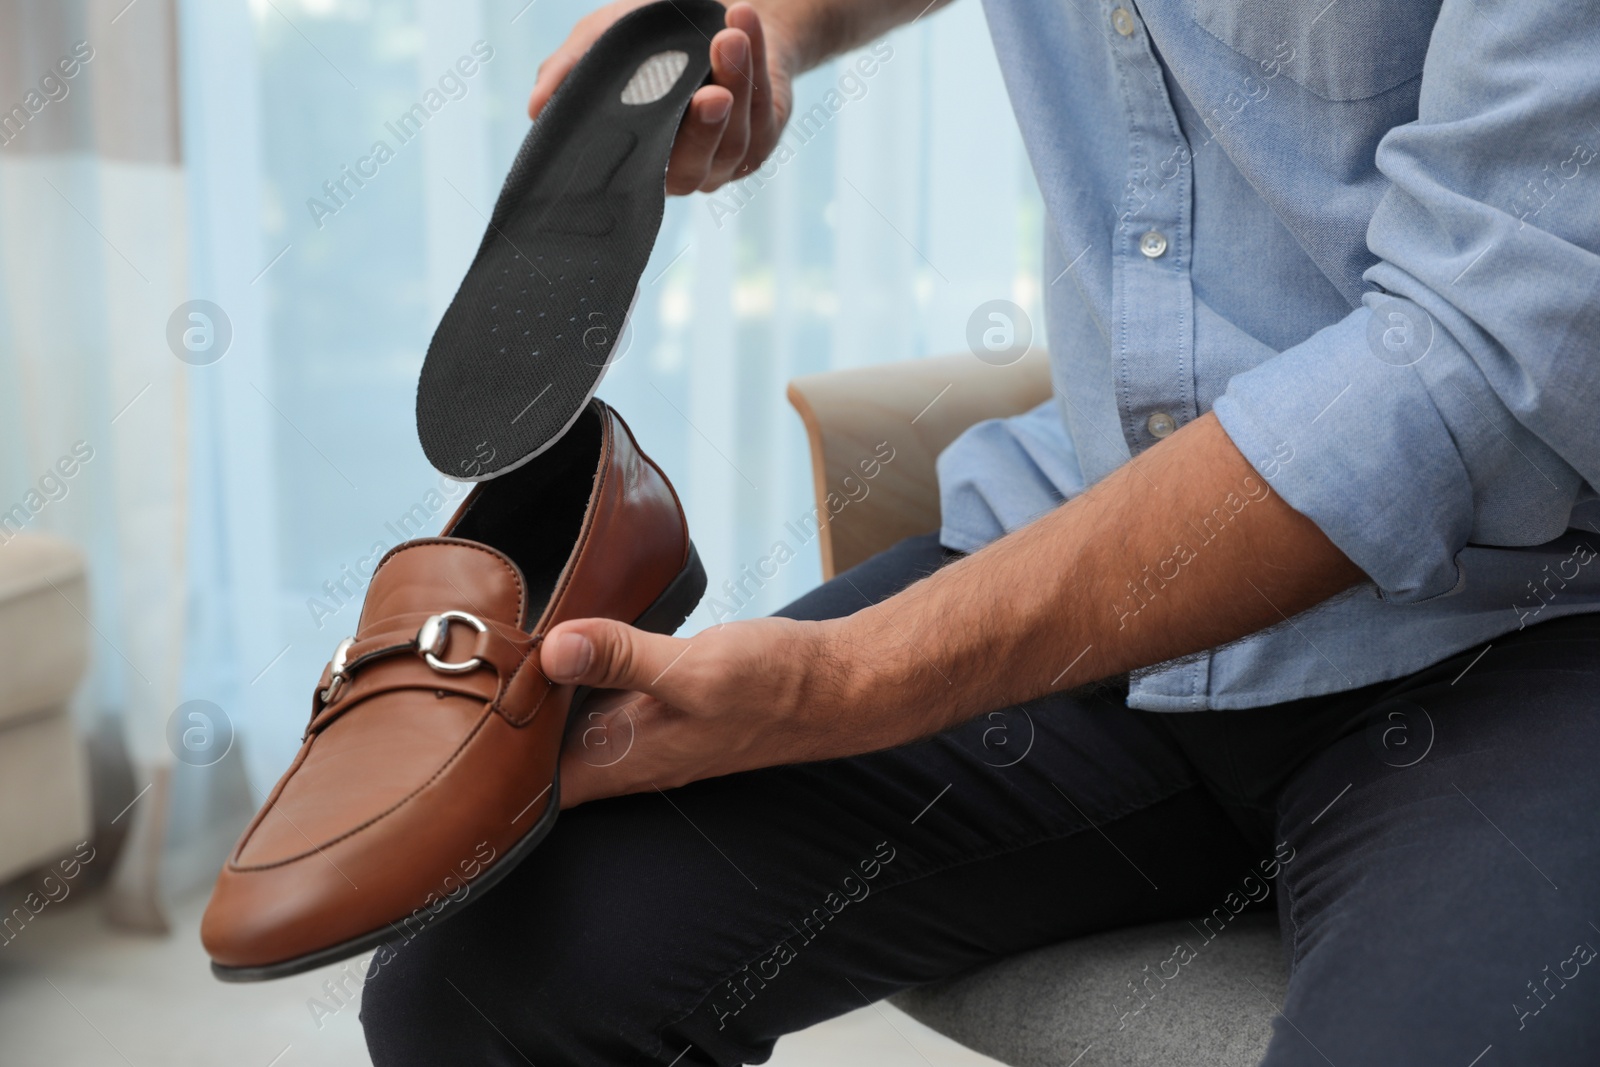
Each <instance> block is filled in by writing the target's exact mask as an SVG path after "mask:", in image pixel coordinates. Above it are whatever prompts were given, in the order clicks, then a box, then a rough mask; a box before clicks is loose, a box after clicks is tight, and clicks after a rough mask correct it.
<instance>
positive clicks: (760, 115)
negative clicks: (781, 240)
mask: <svg viewBox="0 0 1600 1067" xmlns="http://www.w3.org/2000/svg"><path fill="white" fill-rule="evenodd" d="M648 2H649V0H616V2H615V3H612V4H607V5H606V6H605V7H602V8H597V9H596V10H594V11H592V12H590V13H589V14H588V15H585V16H584V17H583V18H581V19H579V20H578V24H577V25H576V26H574V27H573V29H572V33H571V35H570V36H568V37H567V39H566V40H565V41H564V42H562V44H561V47H559V48H557V49H556V50H555V52H554V54H552V55H551V56H550V57H549V58H548V59H546V60H545V61H544V62H543V63H542V64H540V66H539V74H538V77H537V78H536V79H535V81H534V84H533V94H532V95H531V96H530V97H529V98H528V117H529V118H538V117H539V112H540V111H542V110H543V109H544V106H545V104H546V103H548V102H549V100H550V95H551V94H552V93H554V92H555V91H556V86H558V85H560V84H561V81H562V79H564V78H565V77H566V76H567V73H568V72H569V71H570V70H572V67H573V65H574V64H576V63H577V62H578V60H579V59H580V58H581V57H582V56H583V53H584V52H586V51H587V50H588V48H589V46H590V45H591V44H593V43H594V42H595V39H596V38H598V37H599V36H600V35H601V34H602V33H604V32H605V31H606V29H607V28H608V27H610V25H611V24H612V23H613V22H615V21H617V19H618V18H620V17H621V16H623V15H624V14H626V13H627V12H629V11H632V10H633V9H634V8H636V7H642V6H644V4H646V3H648ZM727 23H728V28H727V29H725V30H723V31H721V32H720V33H718V34H717V35H716V36H715V37H713V38H712V39H711V84H710V85H703V86H701V87H700V88H699V89H698V90H697V91H696V92H695V94H694V96H693V98H692V99H691V100H690V101H689V109H688V111H687V112H685V113H684V116H683V123H682V125H680V126H679V127H678V139H677V141H676V142H675V143H674V144H673V146H672V157H671V158H670V159H669V160H668V162H667V192H668V193H671V194H673V195H678V196H681V195H686V194H688V193H692V192H694V191H695V190H697V189H703V190H708V191H709V190H711V189H715V188H717V187H718V186H720V185H722V184H723V183H724V182H727V181H729V180H731V179H733V178H739V177H743V176H744V175H745V174H748V173H749V172H750V171H752V170H754V169H755V168H757V167H759V166H760V165H761V164H762V162H763V161H764V160H765V159H766V158H767V155H768V154H769V153H770V152H771V151H772V149H773V148H774V147H775V146H776V145H777V143H778V135H779V134H781V133H782V132H783V127H784V124H785V123H786V122H788V121H789V112H790V109H791V108H792V106H793V95H792V89H791V88H790V80H791V77H792V75H793V73H795V72H794V71H793V70H792V66H791V59H790V55H791V52H790V49H789V48H788V47H787V46H786V44H785V43H784V40H783V35H782V31H781V29H780V27H779V24H778V23H777V22H776V21H774V20H773V19H771V18H770V17H769V18H768V19H767V20H765V21H763V20H762V18H761V16H759V15H757V14H756V9H755V8H753V7H751V6H750V5H749V4H748V3H738V4H734V5H733V6H732V7H730V8H728V15H727Z"/></svg>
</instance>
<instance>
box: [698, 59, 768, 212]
mask: <svg viewBox="0 0 1600 1067" xmlns="http://www.w3.org/2000/svg"><path fill="white" fill-rule="evenodd" d="M711 77H712V80H713V81H714V82H715V83H716V84H717V85H720V86H722V87H723V88H725V89H727V90H728V91H729V92H730V93H732V94H733V107H732V108H731V109H730V110H729V113H728V124H727V126H726V127H725V128H724V129H723V132H722V139H721V141H720V143H719V144H718V146H717V150H716V154H715V155H714V156H713V157H712V159H711V164H710V167H709V172H708V174H707V175H706V178H705V180H704V181H703V182H702V183H701V186H700V187H701V188H702V189H706V190H710V189H715V188H716V187H717V186H719V185H721V184H722V183H723V182H725V181H727V180H728V176H729V175H731V174H732V173H733V171H734V168H735V167H737V166H738V165H739V163H740V162H741V161H743V159H744V153H745V149H746V148H748V147H749V145H750V101H751V99H752V97H753V96H754V95H755V93H754V85H753V81H752V78H751V65H750V38H749V37H747V36H746V35H745V33H744V31H743V30H734V29H727V30H723V31H722V32H721V33H718V34H717V35H716V36H715V37H713V38H712V39H711Z"/></svg>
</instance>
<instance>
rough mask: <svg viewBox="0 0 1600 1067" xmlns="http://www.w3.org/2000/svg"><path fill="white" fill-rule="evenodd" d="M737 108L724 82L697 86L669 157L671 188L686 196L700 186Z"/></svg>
mask: <svg viewBox="0 0 1600 1067" xmlns="http://www.w3.org/2000/svg"><path fill="white" fill-rule="evenodd" d="M732 110H733V94H732V93H730V92H729V91H728V90H727V89H724V88H723V87H722V86H720V85H707V86H704V87H703V88H701V89H698V90H696V92H695V94H694V96H693V98H692V99H690V101H689V110H688V111H687V112H686V113H685V114H684V116H683V124H682V125H680V126H679V127H678V139H677V140H676V141H674V142H673V144H672V156H671V158H670V159H668V160H667V192H669V193H671V194H672V195H674V196H684V195H687V194H688V193H692V192H694V191H695V190H696V189H698V188H700V185H701V183H702V182H704V181H705V180H706V175H707V174H709V173H710V171H711V159H712V157H713V156H714V155H715V154H716V151H717V145H718V144H720V143H721V141H722V131H723V130H725V129H727V127H728V116H729V114H730V113H731V112H732Z"/></svg>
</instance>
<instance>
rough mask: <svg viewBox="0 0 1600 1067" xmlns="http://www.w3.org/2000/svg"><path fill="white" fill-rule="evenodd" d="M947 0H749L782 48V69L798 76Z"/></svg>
mask: <svg viewBox="0 0 1600 1067" xmlns="http://www.w3.org/2000/svg"><path fill="white" fill-rule="evenodd" d="M949 2H950V0H933V2H932V3H929V2H928V0H750V4H751V6H752V7H754V8H755V9H756V12H757V13H758V14H760V16H761V22H762V24H763V25H764V26H766V27H768V35H769V40H775V43H776V44H777V45H778V47H780V48H781V49H782V50H783V55H784V62H785V66H786V69H787V70H788V71H789V73H790V74H794V75H798V74H802V73H804V72H805V71H808V70H810V69H811V68H812V67H815V66H816V65H817V64H819V63H822V62H824V61H825V60H827V59H828V58H829V57H831V56H835V55H838V54H839V53H840V52H848V51H849V50H850V49H852V48H857V47H859V46H861V45H864V44H866V43H867V42H868V41H871V40H873V39H875V38H877V37H881V36H883V35H884V34H885V33H888V32H889V31H890V30H892V29H894V28H895V27H896V26H899V25H902V24H904V23H907V22H910V21H912V20H914V19H916V18H918V17H920V16H921V15H923V14H924V13H927V12H931V11H934V10H937V9H938V8H940V7H943V6H944V5H945V4H947V3H949Z"/></svg>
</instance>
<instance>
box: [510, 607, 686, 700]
mask: <svg viewBox="0 0 1600 1067" xmlns="http://www.w3.org/2000/svg"><path fill="white" fill-rule="evenodd" d="M688 647H689V642H688V641H684V640H679V639H677V638H673V637H664V636H662V635H661V634H653V633H648V632H646V631H644V630H637V629H634V628H633V627H632V626H628V625H626V624H625V623H620V622H614V621H612V620H610V619H580V620H577V621H575V622H568V623H562V624H561V625H560V626H557V627H556V628H555V629H554V630H552V631H550V634H549V636H547V637H546V638H545V640H544V647H543V648H542V649H541V651H540V660H539V662H540V666H542V667H543V668H544V673H545V677H547V678H549V679H550V680H551V681H553V682H564V683H568V684H572V685H586V686H590V687H592V688H595V689H636V690H639V691H641V692H645V693H651V694H656V695H659V693H658V690H657V685H658V683H660V682H661V681H662V679H663V678H664V676H665V675H666V674H667V672H668V671H669V670H670V669H671V668H672V666H673V665H674V664H675V663H676V662H677V660H678V658H679V657H681V656H682V655H683V654H684V652H685V650H687V649H688Z"/></svg>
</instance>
